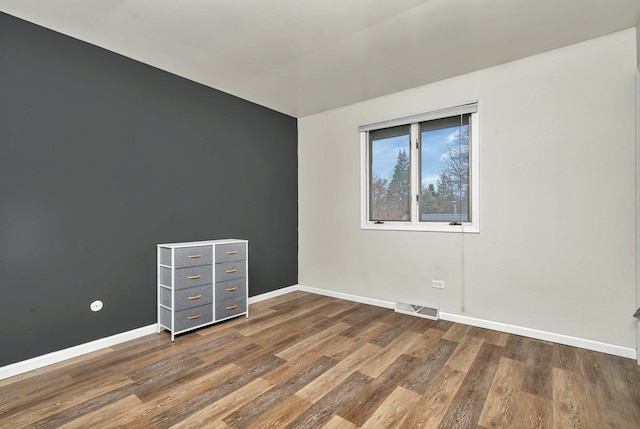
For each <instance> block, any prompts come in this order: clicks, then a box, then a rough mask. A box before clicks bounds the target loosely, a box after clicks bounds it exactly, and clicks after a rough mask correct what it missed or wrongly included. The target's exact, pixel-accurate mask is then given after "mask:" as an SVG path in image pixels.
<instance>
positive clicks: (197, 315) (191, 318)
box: [187, 314, 202, 320]
mask: <svg viewBox="0 0 640 429" xmlns="http://www.w3.org/2000/svg"><path fill="white" fill-rule="evenodd" d="M201 317H202V314H196V315H195V316H189V317H187V319H189V320H194V319H199V318H201Z"/></svg>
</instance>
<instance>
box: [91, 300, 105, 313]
mask: <svg viewBox="0 0 640 429" xmlns="http://www.w3.org/2000/svg"><path fill="white" fill-rule="evenodd" d="M90 307H91V311H100V310H102V301H100V300H98V301H93V302H92V303H91V306H90Z"/></svg>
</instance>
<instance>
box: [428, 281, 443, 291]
mask: <svg viewBox="0 0 640 429" xmlns="http://www.w3.org/2000/svg"><path fill="white" fill-rule="evenodd" d="M431 281H432V282H433V283H432V287H434V288H437V289H444V280H431Z"/></svg>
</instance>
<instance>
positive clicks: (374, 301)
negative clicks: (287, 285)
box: [298, 285, 395, 309]
mask: <svg viewBox="0 0 640 429" xmlns="http://www.w3.org/2000/svg"><path fill="white" fill-rule="evenodd" d="M298 288H299V289H298V290H301V291H303V292H310V293H315V294H317V295H325V296H330V297H332V298H340V299H344V300H347V301H354V302H359V303H361V304H369V305H375V306H376V307H384V308H391V309H393V308H394V307H395V303H393V302H389V301H383V300H381V299H375V298H367V297H364V296H359V295H351V294H348V293H342V292H336V291H333V290H327V289H319V288H317V287H310V286H303V285H298Z"/></svg>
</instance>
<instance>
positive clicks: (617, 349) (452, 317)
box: [440, 312, 636, 359]
mask: <svg viewBox="0 0 640 429" xmlns="http://www.w3.org/2000/svg"><path fill="white" fill-rule="evenodd" d="M440 318H441V319H442V320H448V321H450V322H456V323H462V324H465V325H471V326H477V327H479V328H486V329H492V330H494V331H500V332H506V333H509V334H516V335H522V336H523V337H529V338H535V339H537V340H544V341H551V342H554V343H558V344H564V345H566V346H573V347H580V348H582V349H587V350H593V351H596V352H601V353H607V354H610V355H615V356H621V357H626V358H630V359H635V358H636V350H635V349H632V348H630V347H623V346H617V345H615V344H608V343H602V342H600V341H595V340H588V339H586V338H580V337H572V336H570V335H564V334H557V333H555V332H548V331H540V330H538V329H533V328H525V327H522V326H517V325H509V324H507V323H501V322H493V321H491V320H484V319H476V318H474V317H468V316H461V315H459V314H453V313H444V312H440Z"/></svg>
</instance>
